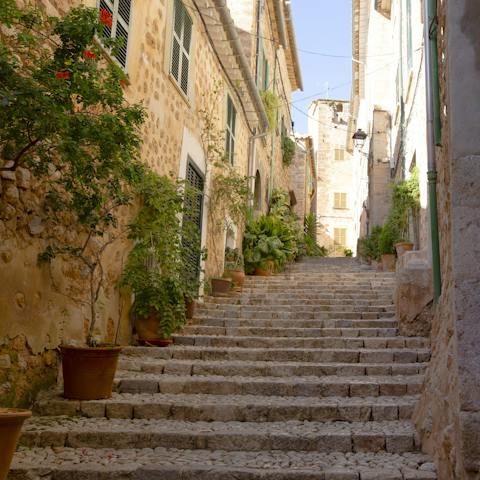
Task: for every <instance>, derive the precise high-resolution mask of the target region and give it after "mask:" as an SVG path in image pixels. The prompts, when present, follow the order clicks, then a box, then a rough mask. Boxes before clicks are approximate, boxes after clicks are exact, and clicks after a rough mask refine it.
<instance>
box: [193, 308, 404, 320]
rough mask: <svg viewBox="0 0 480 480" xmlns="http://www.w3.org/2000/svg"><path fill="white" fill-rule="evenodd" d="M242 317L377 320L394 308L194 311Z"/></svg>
mask: <svg viewBox="0 0 480 480" xmlns="http://www.w3.org/2000/svg"><path fill="white" fill-rule="evenodd" d="M211 317H213V318H242V319H254V320H255V319H256V320H268V319H278V320H327V319H334V320H377V319H381V318H393V317H395V310H394V309H393V308H391V309H384V310H381V311H380V310H379V311H376V312H365V311H358V312H355V311H343V310H332V311H317V312H295V311H292V312H288V311H282V310H280V311H279V310H253V311H241V310H236V311H225V310H221V309H215V308H212V309H202V310H200V311H198V312H196V313H195V318H198V319H202V318H211Z"/></svg>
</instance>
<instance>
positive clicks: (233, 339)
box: [173, 333, 429, 349]
mask: <svg viewBox="0 0 480 480" xmlns="http://www.w3.org/2000/svg"><path fill="white" fill-rule="evenodd" d="M173 339H174V342H175V344H176V345H195V346H200V347H226V348H230V347H240V348H340V349H354V348H367V349H386V348H428V347H429V340H428V339H427V338H422V337H413V338H409V337H392V338H388V337H384V338H368V337H357V338H348V337H310V336H309V337H295V336H293V337H287V336H284V337H280V336H275V337H267V336H236V335H199V334H192V335H189V334H187V333H181V334H177V335H174V336H173Z"/></svg>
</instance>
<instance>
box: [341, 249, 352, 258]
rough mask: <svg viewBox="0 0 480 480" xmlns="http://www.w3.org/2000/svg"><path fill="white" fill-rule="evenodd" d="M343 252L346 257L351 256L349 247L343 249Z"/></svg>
mask: <svg viewBox="0 0 480 480" xmlns="http://www.w3.org/2000/svg"><path fill="white" fill-rule="evenodd" d="M343 254H344V255H345V256H346V257H353V252H352V251H351V250H350V249H349V248H345V249H344V250H343Z"/></svg>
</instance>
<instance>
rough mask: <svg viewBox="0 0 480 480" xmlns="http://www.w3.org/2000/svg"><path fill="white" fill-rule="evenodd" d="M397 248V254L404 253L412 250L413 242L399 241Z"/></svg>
mask: <svg viewBox="0 0 480 480" xmlns="http://www.w3.org/2000/svg"><path fill="white" fill-rule="evenodd" d="M395 250H396V251H397V255H398V256H400V255H403V254H404V253H405V252H410V251H411V250H413V243H412V242H399V243H396V244H395Z"/></svg>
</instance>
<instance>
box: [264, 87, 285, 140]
mask: <svg viewBox="0 0 480 480" xmlns="http://www.w3.org/2000/svg"><path fill="white" fill-rule="evenodd" d="M260 97H261V98H262V101H263V106H264V107H265V112H266V114H267V118H268V124H269V125H270V131H271V132H272V131H273V130H274V129H275V127H276V126H277V111H278V108H279V107H280V99H279V98H278V97H277V95H275V94H274V93H273V92H271V91H270V90H262V91H261V92H260Z"/></svg>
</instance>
